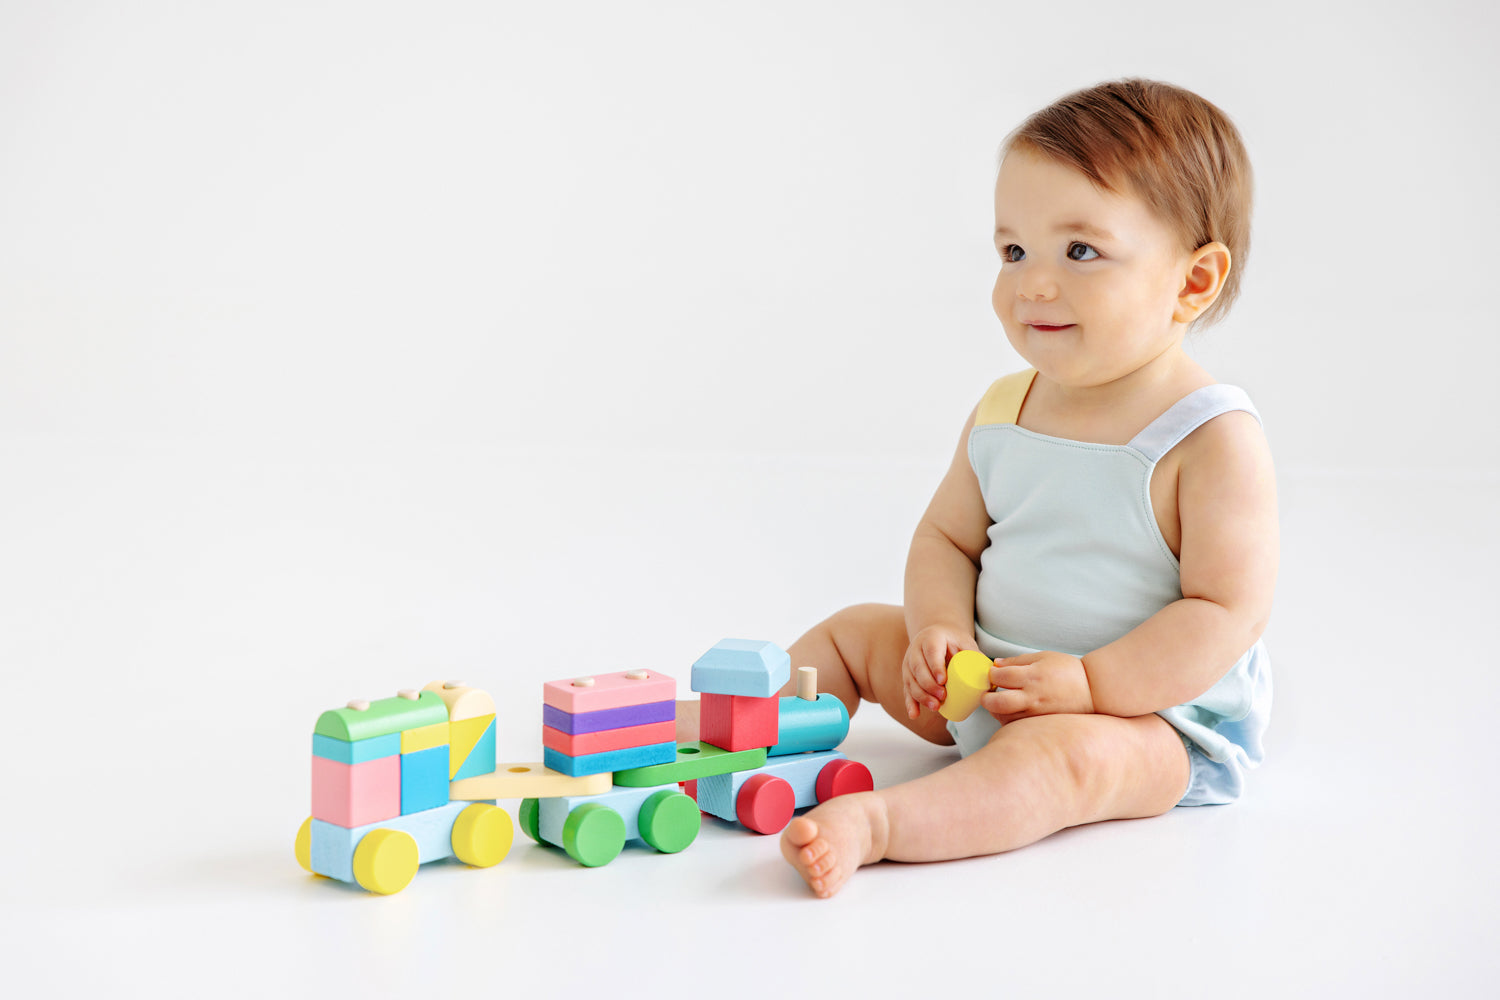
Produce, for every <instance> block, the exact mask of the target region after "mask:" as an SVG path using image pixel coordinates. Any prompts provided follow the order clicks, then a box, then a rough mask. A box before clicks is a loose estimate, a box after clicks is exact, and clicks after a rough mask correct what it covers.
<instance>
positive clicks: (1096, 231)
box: [995, 222, 1115, 240]
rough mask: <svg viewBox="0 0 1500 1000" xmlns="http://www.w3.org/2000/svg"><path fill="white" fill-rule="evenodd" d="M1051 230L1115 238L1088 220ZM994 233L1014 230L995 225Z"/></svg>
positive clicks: (1109, 238) (1098, 238) (1068, 223)
mask: <svg viewBox="0 0 1500 1000" xmlns="http://www.w3.org/2000/svg"><path fill="white" fill-rule="evenodd" d="M1052 231H1053V232H1055V233H1062V234H1065V235H1068V236H1087V237H1088V238H1089V239H1092V240H1113V239H1114V238H1115V235H1114V233H1111V232H1110V231H1109V230H1107V229H1100V228H1099V227H1098V226H1096V225H1093V224H1092V223H1088V222H1062V223H1059V224H1057V225H1056V226H1053V227H1052ZM995 235H996V236H1014V235H1015V231H1014V230H1013V229H1011V228H1010V227H1008V226H996V227H995Z"/></svg>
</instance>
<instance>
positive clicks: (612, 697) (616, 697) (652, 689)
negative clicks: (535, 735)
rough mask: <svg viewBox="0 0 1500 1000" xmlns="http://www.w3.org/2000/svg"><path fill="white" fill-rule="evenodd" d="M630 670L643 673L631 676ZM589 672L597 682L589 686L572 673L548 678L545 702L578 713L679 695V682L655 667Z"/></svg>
mask: <svg viewBox="0 0 1500 1000" xmlns="http://www.w3.org/2000/svg"><path fill="white" fill-rule="evenodd" d="M631 674H640V675H643V676H640V677H631V676H630V675H631ZM581 676H582V675H581ZM589 676H592V677H593V680H594V683H593V684H591V685H588V686H582V685H579V684H577V683H576V680H577V679H576V678H573V677H569V678H568V679H567V680H561V681H548V682H547V683H546V684H544V685H542V703H543V704H546V705H551V706H552V707H553V708H557V709H561V710H562V711H564V712H569V713H571V714H573V715H578V714H579V713H580V712H600V711H603V710H604V709H607V708H625V707H626V706H629V705H645V704H649V703H650V702H653V701H672V700H674V699H675V698H676V697H677V682H676V681H675V680H673V679H672V678H670V677H668V676H667V675H666V674H661V673H657V672H656V671H655V670H623V671H620V672H619V673H614V674H592V675H589Z"/></svg>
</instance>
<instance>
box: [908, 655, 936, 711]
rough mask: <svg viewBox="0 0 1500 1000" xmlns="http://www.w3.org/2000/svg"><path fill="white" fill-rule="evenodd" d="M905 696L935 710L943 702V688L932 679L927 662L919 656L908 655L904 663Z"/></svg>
mask: <svg viewBox="0 0 1500 1000" xmlns="http://www.w3.org/2000/svg"><path fill="white" fill-rule="evenodd" d="M905 672H906V683H905V685H904V686H905V689H906V692H905V693H906V697H907V698H908V699H910V700H911V701H912V702H914V703H915V704H918V705H923V706H926V707H927V708H930V709H932V710H933V711H937V709H938V706H939V705H941V704H942V703H943V688H942V686H941V685H939V684H938V683H937V682H936V681H935V680H933V679H932V674H931V672H930V671H929V670H928V669H927V664H926V663H924V662H923V661H922V658H921V657H920V656H917V657H910V658H908V660H907V663H906V671H905Z"/></svg>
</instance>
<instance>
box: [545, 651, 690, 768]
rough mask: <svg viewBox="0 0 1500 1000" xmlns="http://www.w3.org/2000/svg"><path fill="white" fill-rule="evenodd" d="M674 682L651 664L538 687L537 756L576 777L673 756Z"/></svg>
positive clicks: (666, 759) (549, 765)
mask: <svg viewBox="0 0 1500 1000" xmlns="http://www.w3.org/2000/svg"><path fill="white" fill-rule="evenodd" d="M676 699H677V682H676V681H675V680H673V679H672V678H671V677H668V676H667V675H665V674H660V673H656V672H654V671H651V670H626V671H622V672H620V673H614V674H599V675H596V676H593V677H578V678H574V679H573V680H561V681H551V682H549V683H547V684H545V685H543V687H542V746H543V748H544V749H543V751H542V759H543V763H545V764H546V766H547V767H549V768H551V769H552V770H554V771H557V772H559V773H561V774H566V775H570V776H572V777H580V776H583V775H588V774H602V773H604V772H606V771H620V770H624V769H626V768H632V767H645V766H647V765H651V764H665V763H670V762H671V761H672V760H674V759H676V756H677V742H676V740H677V700H676Z"/></svg>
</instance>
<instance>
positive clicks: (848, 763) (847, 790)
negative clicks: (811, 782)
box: [818, 758, 875, 802]
mask: <svg viewBox="0 0 1500 1000" xmlns="http://www.w3.org/2000/svg"><path fill="white" fill-rule="evenodd" d="M874 790H875V779H874V778H872V777H870V769H869V768H868V767H865V766H864V765H863V764H861V763H859V762H858V761H853V760H849V759H847V758H845V759H843V760H832V761H829V762H828V763H827V764H826V765H825V766H824V767H823V770H821V771H819V772H818V801H819V802H827V801H828V800H829V799H831V798H835V797H837V796H839V795H850V794H852V793H854V792H873V791H874Z"/></svg>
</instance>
